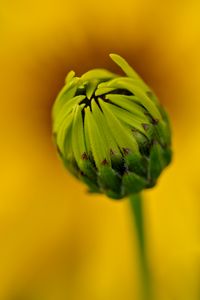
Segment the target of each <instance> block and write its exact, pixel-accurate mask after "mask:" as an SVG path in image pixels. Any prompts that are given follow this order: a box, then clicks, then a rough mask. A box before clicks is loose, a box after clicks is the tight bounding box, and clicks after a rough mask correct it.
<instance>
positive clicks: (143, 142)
mask: <svg viewBox="0 0 200 300" xmlns="http://www.w3.org/2000/svg"><path fill="white" fill-rule="evenodd" d="M132 133H133V135H134V137H135V139H136V141H137V143H138V146H139V149H140V153H141V154H142V155H146V156H148V154H149V148H150V139H148V138H147V137H146V136H145V135H144V134H142V133H141V132H139V131H138V130H135V129H134V130H132Z"/></svg>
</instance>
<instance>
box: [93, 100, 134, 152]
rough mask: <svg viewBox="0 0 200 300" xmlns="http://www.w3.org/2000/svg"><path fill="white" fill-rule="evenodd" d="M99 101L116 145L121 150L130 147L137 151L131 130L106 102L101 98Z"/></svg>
mask: <svg viewBox="0 0 200 300" xmlns="http://www.w3.org/2000/svg"><path fill="white" fill-rule="evenodd" d="M99 103H100V106H101V108H102V111H103V113H104V115H105V118H106V121H107V124H108V126H109V128H110V131H111V132H112V134H113V137H114V138H115V141H116V143H117V144H118V146H119V147H120V148H121V149H122V150H123V148H130V149H131V150H132V151H133V152H136V153H139V150H138V145H137V142H136V140H135V138H134V137H133V135H132V134H131V131H128V129H127V128H126V127H125V126H123V124H122V123H121V122H120V121H119V120H118V119H117V118H116V117H115V115H114V114H113V113H112V110H111V109H110V105H108V103H105V102H104V101H103V100H101V99H99Z"/></svg>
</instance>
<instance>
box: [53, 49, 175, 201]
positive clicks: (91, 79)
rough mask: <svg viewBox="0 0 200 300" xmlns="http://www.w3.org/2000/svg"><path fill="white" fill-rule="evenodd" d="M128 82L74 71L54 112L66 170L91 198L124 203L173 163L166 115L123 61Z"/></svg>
mask: <svg viewBox="0 0 200 300" xmlns="http://www.w3.org/2000/svg"><path fill="white" fill-rule="evenodd" d="M110 57H111V58H112V60H113V61H114V62H115V63H116V64H118V65H119V66H120V67H121V69H122V70H123V71H124V73H125V76H123V77H122V76H119V75H116V74H113V73H111V72H109V71H107V70H104V69H94V70H91V71H88V72H87V73H85V74H83V75H82V76H81V77H76V76H75V73H74V72H73V71H71V72H69V74H68V75H67V77H66V84H65V86H64V87H63V89H62V90H61V92H60V93H59V95H58V96H57V99H56V101H55V103H54V106H53V111H52V118H53V135H54V139H55V143H56V145H57V149H58V152H59V155H60V157H61V159H62V160H63V162H64V164H65V166H66V168H67V169H68V170H69V171H70V172H71V173H72V174H73V175H74V176H76V177H77V178H79V179H80V180H82V181H83V182H84V183H86V184H87V186H88V187H89V190H90V191H91V192H97V193H105V194H106V195H107V196H109V197H111V198H114V199H120V198H123V197H125V196H128V195H130V194H133V193H138V192H140V191H141V190H143V189H145V188H150V187H153V186H154V185H155V183H156V180H157V178H158V177H159V175H160V173H161V172H162V170H163V169H164V168H165V167H166V166H167V165H168V164H169V163H170V160H171V133H170V128H169V121H168V117H167V114H166V112H165V111H164V109H163V107H161V105H160V104H159V102H158V100H157V98H156V96H155V94H154V93H153V91H152V90H151V89H150V88H149V87H148V86H147V85H146V84H145V83H144V81H143V80H142V79H141V78H140V77H139V75H138V74H137V73H136V72H135V71H134V70H133V69H132V68H131V67H130V66H129V65H128V63H127V62H126V61H125V60H124V59H123V58H122V57H120V56H119V55H116V54H111V55H110Z"/></svg>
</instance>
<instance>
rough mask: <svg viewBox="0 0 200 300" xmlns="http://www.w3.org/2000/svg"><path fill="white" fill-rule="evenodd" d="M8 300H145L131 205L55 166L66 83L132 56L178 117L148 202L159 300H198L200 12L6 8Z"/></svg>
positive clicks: (2, 195)
mask: <svg viewBox="0 0 200 300" xmlns="http://www.w3.org/2000/svg"><path fill="white" fill-rule="evenodd" d="M0 37H1V39H0V112H1V117H0V125H1V127H0V128H1V130H0V132H1V141H0V161H1V167H0V170H1V171H0V299H1V300H7V299H8V300H64V299H65V300H66V299H67V300H79V299H81V300H122V299H126V300H129V299H136V300H137V299H139V290H140V282H139V274H138V259H137V254H138V253H137V244H136V237H135V232H134V226H133V224H132V218H131V213H130V207H129V203H128V201H127V200H123V201H119V202H115V201H112V200H109V199H107V198H106V197H104V196H90V195H88V194H87V193H86V189H85V187H84V186H83V185H82V184H81V183H79V182H77V181H76V180H75V179H74V178H72V177H71V176H70V175H69V174H68V173H67V172H66V171H65V170H64V168H63V166H62V164H61V162H60V161H59V159H58V157H57V155H56V150H55V147H54V145H53V143H52V138H51V116H50V113H51V107H52V103H53V101H54V99H55V97H56V95H57V93H58V91H59V89H60V88H61V87H62V85H63V83H64V78H65V75H66V73H67V72H68V71H69V70H71V69H73V70H75V71H76V74H78V75H81V74H82V73H83V72H85V71H87V70H88V69H90V68H94V67H106V68H109V69H111V70H112V71H118V69H117V67H116V66H115V65H114V64H113V63H112V62H111V61H110V59H109V57H108V54H109V53H110V52H115V53H118V54H120V55H122V56H124V57H125V58H126V59H127V60H128V61H129V62H130V64H131V65H132V66H133V67H134V68H135V69H136V70H137V72H138V73H139V74H140V75H141V76H142V77H143V78H144V79H145V80H146V82H147V83H148V84H149V85H150V86H151V87H152V88H153V89H154V90H155V91H156V93H157V95H158V96H159V98H160V101H161V102H162V103H163V105H165V107H166V109H167V110H168V112H169V113H170V116H171V120H172V127H173V148H174V160H173V163H172V165H171V166H170V167H169V168H168V169H167V170H166V171H165V172H164V174H163V175H162V176H161V178H160V180H159V184H158V185H157V187H156V188H154V189H153V190H149V191H147V192H145V193H144V197H145V207H144V209H145V221H146V230H147V239H148V257H149V264H150V267H151V271H152V274H153V281H154V291H155V296H156V299H157V300H197V299H200V218H199V216H200V201H199V200H200V180H199V176H200V175H199V174H200V117H199V113H200V97H199V94H200V2H199V1H195V0H175V1H172V0H169V1H159V0H151V1H148V0H124V1H122V2H119V1H117V0H111V1H109V0H108V1H107V0H101V1H99V2H95V1H91V0H84V1H81V0H77V1H69V0H65V1H61V0H57V1H51V0H48V1H47V0H43V1H41V0H40V1H39V0H35V1H27V0H16V1H14V0H1V2H0Z"/></svg>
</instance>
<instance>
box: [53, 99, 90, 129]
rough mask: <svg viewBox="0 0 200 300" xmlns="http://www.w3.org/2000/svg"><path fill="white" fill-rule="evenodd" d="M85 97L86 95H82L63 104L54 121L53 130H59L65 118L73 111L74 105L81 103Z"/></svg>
mask: <svg viewBox="0 0 200 300" xmlns="http://www.w3.org/2000/svg"><path fill="white" fill-rule="evenodd" d="M84 99H85V96H84V95H83V96H82V95H80V96H76V97H73V98H71V99H69V100H68V101H67V102H66V103H65V104H63V106H62V108H60V110H59V111H58V112H57V114H56V116H55V119H54V122H53V132H54V133H55V132H57V131H58V129H59V126H60V125H61V124H62V122H63V121H64V119H65V118H66V117H67V116H68V114H69V113H70V112H71V111H72V109H73V107H74V106H76V105H77V104H78V103H80V102H81V101H82V100H84Z"/></svg>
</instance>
